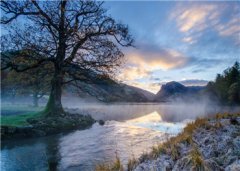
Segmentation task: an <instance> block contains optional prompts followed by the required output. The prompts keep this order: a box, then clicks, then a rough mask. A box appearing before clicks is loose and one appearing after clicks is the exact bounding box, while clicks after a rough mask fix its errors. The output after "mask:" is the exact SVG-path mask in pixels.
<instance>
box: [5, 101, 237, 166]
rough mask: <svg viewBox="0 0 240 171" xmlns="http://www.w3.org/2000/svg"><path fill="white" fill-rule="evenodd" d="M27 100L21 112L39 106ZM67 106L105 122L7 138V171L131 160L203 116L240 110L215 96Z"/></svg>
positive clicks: (94, 102)
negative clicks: (198, 99)
mask: <svg viewBox="0 0 240 171" xmlns="http://www.w3.org/2000/svg"><path fill="white" fill-rule="evenodd" d="M21 103H22V101H21ZM21 103H17V102H16V103H15V106H16V108H17V109H18V111H21V110H23V111H24V112H25V111H31V110H34V109H33V108H31V107H29V105H28V104H26V103H25V104H21ZM43 105H44V103H43V104H42V106H43ZM63 105H64V108H65V110H66V111H68V112H71V113H79V114H89V115H91V116H92V117H93V118H94V119H96V120H104V121H105V124H104V125H103V126H101V125H99V124H98V123H95V124H94V125H93V126H92V127H91V128H89V129H86V130H77V131H72V132H71V133H67V134H60V135H53V136H48V137H43V138H34V139H26V140H21V141H18V142H5V143H3V144H2V150H1V157H2V161H1V162H2V165H1V170H16V169H19V170H28V169H30V168H31V169H33V168H35V167H37V168H35V170H45V169H47V167H48V164H49V163H50V164H52V165H53V166H54V167H57V168H58V169H59V170H91V169H94V167H95V166H96V164H98V163H101V162H111V161H112V160H114V159H115V156H116V155H118V156H119V157H120V159H121V160H122V161H123V163H124V164H126V163H127V161H128V159H129V158H131V157H133V156H134V157H136V158H137V157H139V156H140V155H141V154H143V153H145V152H148V151H150V150H151V147H152V146H154V145H156V144H157V143H159V142H161V141H163V140H166V139H167V138H168V137H170V136H174V135H177V134H178V133H179V132H181V131H182V129H183V128H184V127H185V125H186V124H187V123H188V122H191V121H192V120H194V119H196V118H197V117H204V116H207V115H211V114H213V113H217V112H220V111H221V112H223V111H225V112H234V111H239V108H232V107H226V106H225V107H221V106H217V105H214V103H213V102H210V101H202V102H195V103H183V102H178V103H110V104H106V103H101V102H97V101H94V100H79V99H77V98H73V97H71V98H70V97H65V98H63ZM8 106H9V104H4V103H3V104H2V114H3V115H7V114H8V112H9V114H11V112H13V110H14V108H12V109H9V108H8ZM5 108H6V110H5ZM41 109H42V107H39V108H37V110H41Z"/></svg>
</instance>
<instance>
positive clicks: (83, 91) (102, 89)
mask: <svg viewBox="0 0 240 171" xmlns="http://www.w3.org/2000/svg"><path fill="white" fill-rule="evenodd" d="M78 85H79V88H75V87H72V86H70V87H68V88H66V89H65V93H71V94H75V95H77V96H79V97H82V98H88V97H95V98H96V99H97V100H99V101H103V102H151V101H153V100H154V98H155V94H153V93H151V92H149V91H146V90H143V89H140V88H137V87H133V86H129V85H126V84H123V83H117V82H116V81H113V80H111V79H109V80H101V81H98V82H95V83H94V84H89V83H84V82H78Z"/></svg>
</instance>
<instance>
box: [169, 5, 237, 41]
mask: <svg viewBox="0 0 240 171" xmlns="http://www.w3.org/2000/svg"><path fill="white" fill-rule="evenodd" d="M219 9H221V10H219ZM239 12H240V6H239V4H235V3H234V2H232V3H224V2H220V3H214V2H212V3H211V2H195V3H190V2H189V3H178V4H177V5H176V6H175V8H174V9H173V11H172V13H171V14H170V20H171V21H175V23H176V25H177V28H178V30H179V31H180V32H181V33H183V38H182V41H183V42H185V43H189V44H193V43H196V42H197V41H198V39H199V38H200V37H202V36H206V33H205V31H207V30H212V31H214V32H216V33H218V36H220V37H231V38H233V39H234V40H235V42H236V43H237V44H240V40H239V34H240V25H239V23H240V18H239Z"/></svg>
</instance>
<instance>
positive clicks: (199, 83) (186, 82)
mask: <svg viewBox="0 0 240 171" xmlns="http://www.w3.org/2000/svg"><path fill="white" fill-rule="evenodd" d="M179 82H180V83H181V84H183V85H185V86H205V85H207V83H208V81H207V80H198V79H189V80H183V81H179Z"/></svg>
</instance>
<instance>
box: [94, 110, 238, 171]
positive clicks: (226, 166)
mask: <svg viewBox="0 0 240 171" xmlns="http://www.w3.org/2000/svg"><path fill="white" fill-rule="evenodd" d="M96 170H97V171H100V170H101V171H111V170H134V171H149V170H159V171H160V170H175V171H177V170H229V171H230V170H231V171H234V170H236V171H237V170H240V114H239V113H238V114H231V115H230V114H218V115H216V116H215V117H213V118H201V119H197V120H196V121H195V122H193V123H190V124H188V125H187V126H186V127H185V128H184V131H183V132H182V133H181V134H179V135H178V136H176V137H172V138H170V139H169V140H167V141H166V142H164V143H162V144H159V145H158V146H155V147H153V148H152V152H150V153H147V154H143V155H142V156H141V157H140V158H138V159H134V158H133V159H131V160H129V162H128V165H127V166H125V167H124V166H122V164H121V162H120V160H119V159H118V158H117V160H116V162H115V163H113V165H105V164H102V165H98V166H97V167H96Z"/></svg>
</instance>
